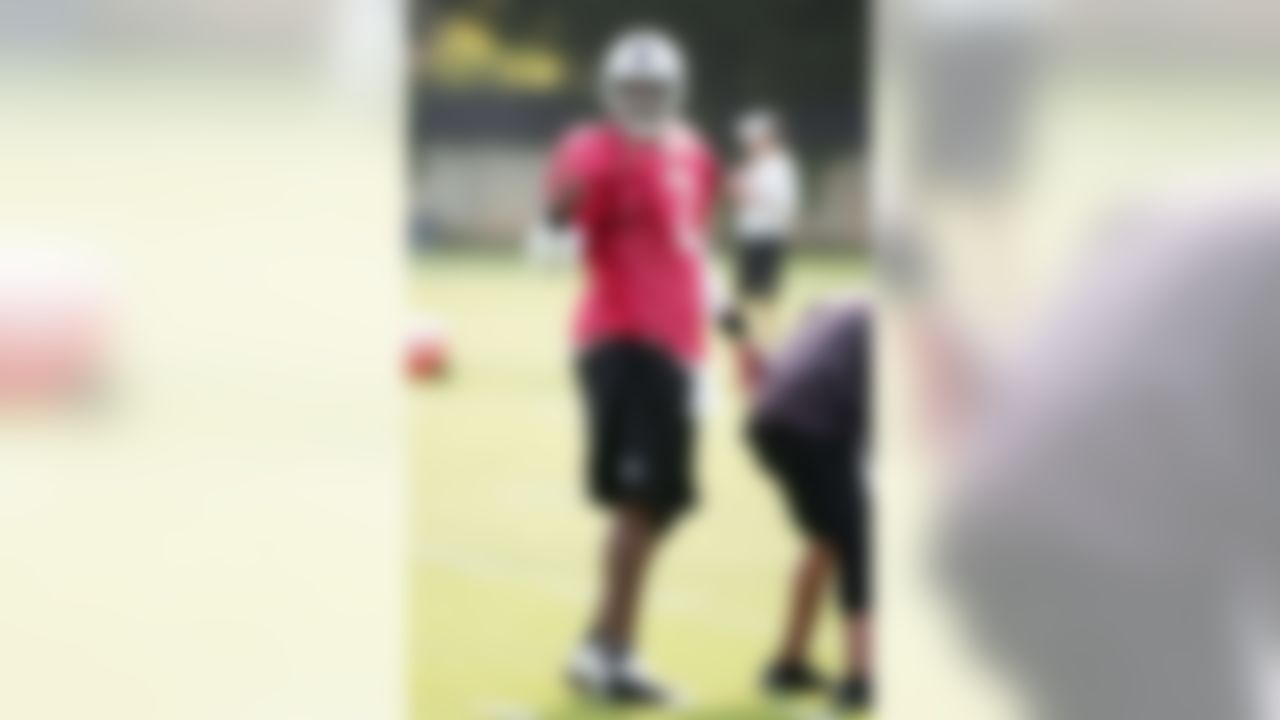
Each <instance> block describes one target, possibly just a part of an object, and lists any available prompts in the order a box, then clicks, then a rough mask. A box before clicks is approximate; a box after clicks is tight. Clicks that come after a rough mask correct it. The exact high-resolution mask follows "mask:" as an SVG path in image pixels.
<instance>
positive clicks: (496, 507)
mask: <svg viewBox="0 0 1280 720" xmlns="http://www.w3.org/2000/svg"><path fill="white" fill-rule="evenodd" d="M411 272H412V278H411V285H410V287H411V292H412V298H411V303H412V306H413V307H414V308H415V310H417V311H421V312H428V313H431V314H432V315H434V316H436V317H438V318H440V319H441V320H443V321H444V322H445V323H446V325H447V326H448V328H449V331H450V336H451V351H452V369H451V372H450V374H449V376H448V377H447V379H446V380H444V381H443V382H440V383H437V384H432V385H426V386H419V387H416V388H414V389H413V390H412V391H411V396H410V432H411V434H412V435H411V447H412V453H413V454H412V459H411V469H412V472H413V483H412V486H411V488H412V489H411V492H412V515H413V517H412V521H411V522H412V547H411V549H410V555H409V556H410V559H411V560H410V561H411V563H412V567H411V568H410V577H411V584H412V587H411V592H412V600H411V605H410V607H411V618H410V621H411V627H412V628H413V637H412V639H411V649H410V654H411V657H410V673H411V677H410V682H411V690H412V695H413V706H414V713H413V717H415V718H421V719H423V720H427V719H430V720H466V719H469V718H478V719H483V718H490V719H492V720H580V719H583V718H610V717H627V718H634V719H635V720H641V719H644V718H651V717H653V718H656V717H677V718H686V719H687V720H764V719H774V718H801V717H813V716H814V713H815V712H816V710H815V709H817V708H822V707H823V702H822V699H815V700H813V701H811V702H809V703H807V704H801V705H799V706H794V705H792V706H779V705H773V704H770V703H768V702H766V701H764V700H762V699H760V697H759V695H758V693H757V692H756V688H755V679H756V676H757V673H758V671H759V669H760V665H761V662H762V660H763V659H764V658H765V656H766V655H767V654H768V651H769V649H770V647H771V645H772V641H773V638H774V635H775V627H776V626H777V624H778V623H779V621H780V613H781V611H782V599H783V589H784V583H785V580H786V578H787V575H788V572H789V562H790V560H791V558H792V557H793V555H794V553H795V551H796V548H797V544H796V541H795V539H794V537H793V535H792V533H791V531H790V529H789V527H788V525H787V522H786V518H785V516H784V515H783V513H782V508H781V506H780V505H779V503H778V502H777V500H776V498H775V496H774V494H773V491H772V488H770V487H769V486H768V484H767V483H766V481H765V480H764V478H763V477H762V476H761V475H760V474H759V473H758V472H757V470H756V469H755V467H754V466H753V464H752V462H751V460H750V458H749V457H748V456H747V454H746V452H745V449H744V448H743V446H742V444H741V442H740V440H739V426H740V416H741V406H740V401H739V399H738V397H737V395H736V388H735V385H734V378H733V376H732V373H731V371H730V368H729V366H728V364H727V362H726V361H725V358H724V357H723V353H717V358H716V361H715V362H714V363H713V366H714V372H713V374H712V382H713V383H714V386H715V388H716V396H717V402H716V404H715V410H714V413H713V415H712V416H711V417H710V418H709V419H708V421H707V423H706V424H705V425H704V428H703V431H702V432H703V435H702V437H703V444H702V457H701V462H700V467H701V472H700V475H701V479H702V495H703V502H702V506H701V508H700V510H699V511H698V512H697V514H696V515H694V516H693V517H692V518H691V519H690V520H689V521H688V522H687V523H686V524H685V525H684V526H683V527H682V528H681V529H680V531H679V532H678V534H677V535H676V536H675V537H674V539H673V541H672V543H671V545H670V546H669V547H668V548H667V550H668V551H667V552H666V553H665V554H664V556H663V557H662V558H661V562H660V564H659V565H658V567H657V576H656V577H655V579H654V581H653V583H652V585H651V592H650V596H649V600H650V603H649V608H648V614H647V618H646V623H645V628H644V636H645V650H646V655H647V657H648V658H649V660H650V662H651V663H652V664H653V665H654V666H655V667H656V668H657V669H658V670H659V671H660V672H661V673H662V674H663V675H664V676H665V677H668V678H669V679H671V680H672V681H673V682H676V683H677V684H678V685H679V686H680V687H681V688H682V689H683V690H685V691H687V692H688V693H689V694H690V695H692V701H693V704H692V706H691V708H690V709H689V710H687V711H684V712H680V713H673V714H667V715H659V714H652V713H650V714H627V715H618V714H612V713H609V712H606V711H604V710H602V709H599V708H593V707H592V706H590V705H587V704H584V703H582V702H580V701H578V700H576V699H574V698H573V697H572V696H571V695H570V693H568V692H567V691H566V689H565V688H564V685H563V682H562V678H561V669H562V666H563V663H564V661H565V659H566V657H567V655H568V653H569V651H570V649H571V648H572V647H573V645H574V644H575V642H576V641H577V640H578V639H579V636H580V634H581V633H582V630H583V625H584V622H585V620H586V617H587V613H588V608H589V607H590V605H591V602H592V600H593V598H594V592H595V581H596V574H595V569H596V559H597V545H598V543H599V540H600V537H601V534H602V531H603V525H602V521H601V517H600V516H599V515H598V513H596V512H594V511H592V510H591V509H590V508H589V506H588V505H587V504H586V503H585V502H584V500H583V493H582V490H581V486H582V483H581V480H580V472H579V466H580V460H579V454H580V444H579V443H580V427H579V424H580V422H581V420H580V417H579V414H578V407H577V396H576V394H575V390H574V387H573V379H572V375H571V372H570V355H569V349H568V342H567V338H568V334H567V328H568V323H567V318H568V317H569V313H570V311H571V308H572V303H573V295H574V292H575V288H576V279H575V276H574V274H573V273H572V272H571V271H568V270H565V271H561V272H550V273H548V272H538V271H534V270H531V269H529V268H527V267H525V266H523V265H522V264H520V263H518V262H517V261H516V260H514V259H498V258H475V257H450V256H432V257H429V258H426V259H422V260H419V261H418V262H416V263H415V264H414V265H413V269H412V271H411ZM863 276H864V274H863V272H862V269H861V266H860V265H859V264H858V263H856V262H855V261H853V260H851V259H847V258H838V257H837V258H821V259H817V258H815V259H808V260H802V261H799V262H797V263H796V264H795V266H794V267H793V268H792V273H791V275H790V277H789V278H788V284H789V288H788V293H787V302H786V304H785V309H784V312H783V317H784V318H787V319H794V318H795V316H796V315H797V314H798V313H799V312H801V311H802V309H803V307H804V306H805V305H806V304H807V303H809V302H811V301H812V300H815V299H817V298H819V297H821V296H823V295H826V294H829V293H831V292H833V291H838V290H842V289H848V288H851V287H853V286H855V285H857V284H860V283H861V282H862V278H863ZM828 615H834V613H833V612H832V613H828ZM832 630H833V624H832V623H831V622H830V619H829V620H828V623H827V625H826V627H825V628H824V632H823V634H822V637H821V646H822V652H821V657H822V659H823V661H824V663H825V664H826V665H828V666H829V667H831V668H832V669H834V666H835V664H836V663H835V658H836V657H837V655H836V652H835V651H836V648H835V641H836V639H835V636H834V633H833V632H832Z"/></svg>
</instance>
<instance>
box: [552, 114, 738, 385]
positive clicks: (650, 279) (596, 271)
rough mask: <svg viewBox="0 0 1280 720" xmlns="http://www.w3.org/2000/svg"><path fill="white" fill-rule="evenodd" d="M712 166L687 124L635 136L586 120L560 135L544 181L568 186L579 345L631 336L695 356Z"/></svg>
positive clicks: (688, 358) (555, 188) (701, 340)
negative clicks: (574, 232)
mask: <svg viewBox="0 0 1280 720" xmlns="http://www.w3.org/2000/svg"><path fill="white" fill-rule="evenodd" d="M716 176H717V172H716V163H715V158H714V156H713V154H712V152H711V150H710V149H709V147H708V146H707V144H706V143H705V142H704V141H703V140H702V139H701V138H700V137H698V135H696V134H695V133H694V132H693V131H691V130H688V129H680V130H673V131H671V132H669V133H667V134H666V135H665V136H664V137H662V138H660V139H653V140H638V139H634V138H631V137H629V136H627V135H626V134H625V133H624V132H623V131H622V130H620V129H618V128H616V127H615V126H613V125H611V124H608V123H595V124H590V125H584V126H581V127H578V128H575V129H574V130H572V131H570V132H569V133H568V135H567V136H566V137H565V138H564V139H563V140H562V141H561V142H560V144H559V146H558V148H557V149H556V152H555V155H554V158H553V160H552V163H551V170H550V177H549V179H548V184H549V186H550V187H549V191H550V192H551V193H552V195H553V196H557V195H559V194H560V193H563V192H565V191H566V190H574V191H576V192H577V193H578V196H577V204H576V206H575V212H574V216H573V221H574V224H575V225H576V226H577V228H578V230H579V233H580V235H581V237H582V240H583V248H582V250H583V262H584V265H585V270H586V275H587V277H586V288H585V293H584V294H583V296H582V299H581V302H580V304H579V307H578V313H577V320H576V323H575V331H574V336H575V340H576V343H577V345H578V347H579V348H583V347H589V346H591V345H594V344H597V343H600V342H605V341H609V340H624V339H625V340H639V341H643V342H647V343H650V344H653V345H655V346H657V347H659V348H661V349H663V350H665V351H666V352H668V353H670V354H671V355H672V356H673V357H674V358H676V359H677V360H680V361H681V362H683V363H686V364H688V365H693V364H696V363H698V362H699V361H700V360H701V359H702V356H703V353H704V352H705V345H706V337H705V336H706V332H707V331H706V310H705V306H706V302H705V298H706V295H707V278H706V276H705V273H706V267H705V261H704V257H705V252H706V243H707V238H708V237H709V235H710V233H709V232H708V229H709V224H710V222H711V217H712V211H713V207H714V204H715V195H716V184H717V180H716Z"/></svg>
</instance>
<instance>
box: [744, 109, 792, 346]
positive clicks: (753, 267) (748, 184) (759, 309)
mask: <svg viewBox="0 0 1280 720" xmlns="http://www.w3.org/2000/svg"><path fill="white" fill-rule="evenodd" d="M738 140H739V142H740V143H741V145H742V149H743V156H744V158H743V162H742V165H741V166H740V167H739V168H738V170H737V172H736V173H735V176H734V178H733V187H732V191H733V200H734V210H735V216H734V231H735V234H736V241H737V242H736V245H737V248H736V249H737V258H738V262H737V265H738V273H737V305H738V308H737V309H738V311H739V316H740V318H741V319H742V321H743V322H744V323H745V325H746V328H745V329H746V330H747V332H748V334H749V335H750V336H751V337H753V338H755V339H756V340H757V341H761V342H764V341H767V339H768V338H769V337H770V336H771V335H772V333H771V332H770V326H771V314H772V306H773V302H774V299H775V298H776V296H777V294H778V290H779V287H780V281H781V275H782V272H783V266H784V262H785V258H786V247H787V245H788V243H789V241H790V238H791V235H792V233H793V232H794V230H795V226H796V222H797V219H798V215H799V212H800V206H801V183H800V173H799V171H798V169H797V167H796V162H795V160H794V159H793V158H792V155H791V153H790V151H789V150H788V148H787V145H786V141H785V138H784V137H783V133H782V128H781V126H780V124H779V122H778V119H777V117H776V116H775V115H774V114H773V113H771V112H769V111H767V110H753V111H751V112H749V113H747V114H746V115H744V116H743V117H742V119H741V121H740V122H739V125H738Z"/></svg>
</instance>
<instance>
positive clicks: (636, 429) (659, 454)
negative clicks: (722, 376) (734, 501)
mask: <svg viewBox="0 0 1280 720" xmlns="http://www.w3.org/2000/svg"><path fill="white" fill-rule="evenodd" d="M607 352H608V357H609V359H607V360H605V361H604V362H602V363H600V364H601V365H604V366H606V367H605V370H604V371H603V372H598V373H596V374H595V377H596V380H597V384H598V385H600V386H603V389H604V390H605V391H604V392H601V391H597V392H596V393H595V394H596V395H597V396H598V397H603V398H607V402H606V403H604V405H606V406H607V407H601V408H600V410H602V411H603V412H601V413H599V416H600V419H601V420H603V421H604V422H603V423H602V424H601V425H600V426H599V427H598V428H593V431H592V432H593V436H594V440H595V441H596V442H595V447H596V449H595V452H594V453H593V462H592V475H593V478H592V485H593V495H594V497H595V499H596V500H597V502H599V503H601V504H603V505H605V506H606V507H608V508H609V510H610V515H611V527H610V530H609V536H608V538H607V540H606V542H605V547H604V552H603V557H602V567H601V593H600V599H599V604H598V606H597V608H596V611H595V614H594V620H593V624H592V627H591V630H590V632H589V636H588V639H587V642H586V644H585V645H584V646H583V648H582V649H581V650H580V651H579V653H578V655H577V656H576V657H575V659H574V662H573V664H572V666H571V677H572V679H573V680H574V682H575V684H576V685H578V686H579V687H580V688H582V689H584V690H587V691H588V692H589V693H591V694H592V695H595V696H597V697H599V698H601V699H604V700H608V701H615V702H624V703H640V704H667V703H669V702H671V701H672V700H673V698H674V696H673V693H671V692H669V691H668V690H667V689H666V688H665V687H663V686H662V684H661V683H659V682H657V681H656V680H654V679H653V678H651V677H650V676H649V674H648V673H647V672H646V671H645V670H644V669H643V667H642V666H641V665H640V663H639V662H638V660H637V654H638V653H637V649H636V648H637V645H638V635H639V633H638V628H639V626H640V622H641V619H642V610H643V598H644V592H645V586H646V580H647V578H648V576H649V571H650V568H651V565H652V562H653V559H654V557H655V555H656V553H657V550H658V548H659V546H660V545H661V542H662V540H663V538H664V537H665V536H666V535H667V534H668V531H669V530H670V528H671V527H672V525H673V524H674V521H675V519H676V518H677V517H678V515H679V514H680V513H681V512H682V511H683V510H684V509H685V508H686V507H687V506H688V505H689V503H690V502H691V501H692V492H691V482H690V479H689V477H688V465H689V463H690V445H691V443H692V432H691V430H692V429H691V427H690V420H689V418H688V417H687V414H686V413H685V409H686V407H687V404H688V399H689V398H688V393H689V390H690V388H689V387H688V381H687V378H685V377H683V371H682V370H681V369H680V368H679V367H678V366H677V365H676V364H675V363H674V362H673V361H669V360H668V359H666V358H665V357H663V356H662V355H661V354H660V353H659V352H658V351H656V350H653V349H651V348H647V347H642V346H636V345H634V344H621V345H617V346H615V347H613V348H611V349H609V350H608V351H607ZM597 390H599V388H598V389H597Z"/></svg>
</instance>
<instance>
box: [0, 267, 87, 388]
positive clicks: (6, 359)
mask: <svg viewBox="0 0 1280 720" xmlns="http://www.w3.org/2000/svg"><path fill="white" fill-rule="evenodd" d="M106 303H107V290H106V285H105V278H104V276H103V272H102V268H101V267H100V266H99V265H98V264H97V263H96V262H95V261H94V260H93V258H91V257H89V256H87V255H84V254H82V253H77V252H74V251H71V250H67V249H62V248H58V247H55V246H52V245H44V244H40V245H37V244H30V243H22V244H17V243H15V244H0V411H7V410H11V409H15V408H18V409H35V408H38V407H44V406H49V405H58V404H61V403H66V402H71V401H74V400H76V399H77V398H81V397H83V396H84V395H85V393H86V392H88V391H91V390H92V389H93V388H94V387H95V386H97V385H98V383H100V382H101V380H102V375H103V374H104V372H105V363H106V354H107V327H106V322H107V307H106Z"/></svg>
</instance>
